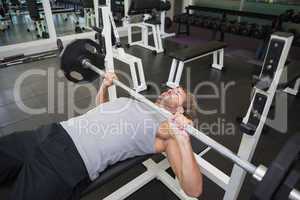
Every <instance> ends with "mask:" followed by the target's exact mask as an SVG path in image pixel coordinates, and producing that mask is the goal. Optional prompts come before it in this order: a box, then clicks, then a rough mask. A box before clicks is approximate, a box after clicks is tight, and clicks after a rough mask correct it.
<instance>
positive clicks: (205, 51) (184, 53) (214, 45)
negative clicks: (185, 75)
mask: <svg viewBox="0 0 300 200" xmlns="http://www.w3.org/2000/svg"><path fill="white" fill-rule="evenodd" d="M226 47H227V44H226V43H224V42H218V41H211V42H207V43H206V44H203V45H197V46H189V47H187V48H183V49H179V50H176V51H171V52H169V57H171V58H172V59H173V60H172V66H171V70H170V73H169V78H168V82H167V86H169V87H171V88H176V87H178V86H179V84H180V80H181V75H182V71H183V68H184V65H185V64H186V63H189V62H191V61H194V60H197V59H199V58H202V57H205V56H209V55H211V54H213V64H212V67H213V68H214V69H218V70H222V69H223V67H224V48H226Z"/></svg>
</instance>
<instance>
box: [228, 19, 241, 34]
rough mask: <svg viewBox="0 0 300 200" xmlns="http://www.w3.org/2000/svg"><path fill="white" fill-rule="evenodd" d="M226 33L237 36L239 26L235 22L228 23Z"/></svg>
mask: <svg viewBox="0 0 300 200" xmlns="http://www.w3.org/2000/svg"><path fill="white" fill-rule="evenodd" d="M228 31H229V32H230V33H233V34H237V33H238V31H239V24H238V23H237V21H236V20H232V21H229V28H228Z"/></svg>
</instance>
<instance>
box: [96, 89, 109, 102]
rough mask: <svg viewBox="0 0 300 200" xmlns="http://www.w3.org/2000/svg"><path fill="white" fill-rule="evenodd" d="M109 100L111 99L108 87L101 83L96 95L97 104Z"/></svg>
mask: <svg viewBox="0 0 300 200" xmlns="http://www.w3.org/2000/svg"><path fill="white" fill-rule="evenodd" d="M108 101H109V94H108V87H106V86H104V85H101V87H100V89H99V91H98V94H97V96H96V104H97V105H100V104H102V103H105V102H108Z"/></svg>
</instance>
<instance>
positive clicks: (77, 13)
mask: <svg viewBox="0 0 300 200" xmlns="http://www.w3.org/2000/svg"><path fill="white" fill-rule="evenodd" d="M50 3H51V11H52V15H53V22H54V26H55V29H56V34H57V36H58V37H61V36H64V35H72V34H78V33H84V32H88V31H91V27H93V26H95V25H96V18H95V12H94V3H93V0H50Z"/></svg>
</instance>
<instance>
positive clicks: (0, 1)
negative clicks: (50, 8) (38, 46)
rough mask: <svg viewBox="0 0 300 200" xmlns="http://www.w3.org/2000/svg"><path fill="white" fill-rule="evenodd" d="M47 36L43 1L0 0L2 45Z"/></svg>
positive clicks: (0, 42)
mask: <svg viewBox="0 0 300 200" xmlns="http://www.w3.org/2000/svg"><path fill="white" fill-rule="evenodd" d="M47 38H49V34H48V28H47V23H46V20H45V17H44V8H43V3H42V1H36V0H27V1H24V0H20V1H19V0H0V46H6V45H11V44H17V43H22V42H30V41H34V40H39V39H47Z"/></svg>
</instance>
